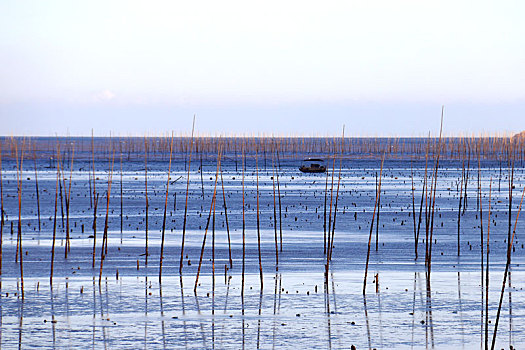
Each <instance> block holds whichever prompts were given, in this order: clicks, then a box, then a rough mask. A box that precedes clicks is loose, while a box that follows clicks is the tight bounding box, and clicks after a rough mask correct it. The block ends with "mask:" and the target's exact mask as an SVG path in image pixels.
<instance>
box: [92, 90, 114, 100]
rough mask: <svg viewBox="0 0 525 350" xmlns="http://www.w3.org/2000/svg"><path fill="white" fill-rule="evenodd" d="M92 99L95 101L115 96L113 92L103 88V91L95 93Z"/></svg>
mask: <svg viewBox="0 0 525 350" xmlns="http://www.w3.org/2000/svg"><path fill="white" fill-rule="evenodd" d="M93 97H94V100H95V101H97V102H103V101H111V100H113V99H115V97H117V95H115V93H114V92H113V91H111V90H109V89H105V90H103V91H100V92H99V93H97V94H95V96H93Z"/></svg>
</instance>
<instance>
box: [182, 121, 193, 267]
mask: <svg viewBox="0 0 525 350" xmlns="http://www.w3.org/2000/svg"><path fill="white" fill-rule="evenodd" d="M194 131H195V115H194V116H193V126H192V127H191V142H190V156H189V160H188V178H187V182H186V203H185V204H184V219H183V220H184V221H183V223H182V243H181V248H180V264H179V273H182V261H183V259H184V240H185V238H186V217H187V213H188V192H189V189H190V167H191V153H192V150H193V132H194Z"/></svg>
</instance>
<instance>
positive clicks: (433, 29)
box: [0, 0, 525, 136]
mask: <svg viewBox="0 0 525 350" xmlns="http://www.w3.org/2000/svg"><path fill="white" fill-rule="evenodd" d="M524 14H525V2H523V1H507V0H503V1H497V2H496V1H447V0H445V1H435V2H429V1H388V0H382V1H379V0H376V1H344V2H319V1H315V2H313V1H312V2H308V1H260V2H252V1H185V2H177V1H129V0H127V1H69V0H67V1H66V0H64V1H58V0H50V1H36V0H35V1H15V0H3V1H2V2H0V119H1V123H0V134H4V135H10V134H25V135H54V134H55V133H59V134H64V133H66V132H67V131H69V132H70V133H71V134H74V135H89V134H90V132H91V128H94V129H95V132H96V133H97V134H101V135H107V134H108V133H109V131H112V132H113V133H116V134H138V135H141V134H144V133H145V132H149V133H159V132H165V131H166V130H174V131H175V132H188V131H189V130H190V129H191V119H192V116H193V114H194V113H195V114H196V115H197V128H198V130H199V132H200V133H201V134H202V133H207V134H210V133H211V134H219V133H227V134H231V133H248V134H254V133H255V134H257V133H260V134H263V133H264V134H272V133H273V134H276V135H283V134H296V135H315V134H317V135H327V134H338V133H339V132H340V129H341V126H342V124H346V126H347V133H348V134H349V135H355V136H358V135H362V136H367V135H369V136H376V135H398V136H405V135H425V134H426V132H427V131H429V130H432V131H435V130H436V129H437V128H438V127H439V116H440V111H441V105H442V104H444V105H445V130H446V132H447V133H448V134H466V133H480V132H514V131H518V130H522V129H525V122H524V120H525V40H524V39H523V38H525V21H523V20H522V17H523V15H524Z"/></svg>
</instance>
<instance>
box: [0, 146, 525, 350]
mask: <svg viewBox="0 0 525 350" xmlns="http://www.w3.org/2000/svg"><path fill="white" fill-rule="evenodd" d="M176 159H178V160H177V161H175V162H174V164H172V171H171V175H170V176H171V181H175V182H173V183H171V184H170V186H169V196H168V204H167V208H168V209H167V213H166V217H167V220H166V233H165V247H164V261H163V270H162V275H163V277H162V283H161V284H160V283H159V256H160V242H161V228H162V222H163V214H164V201H165V194H166V181H167V168H168V164H167V161H148V200H149V209H148V239H147V244H148V252H149V256H148V257H147V259H148V261H147V266H146V255H145V251H146V248H145V245H146V233H145V227H146V226H145V225H146V224H145V203H146V199H145V184H144V178H145V174H144V163H143V162H131V161H124V162H123V165H122V194H123V195H122V204H123V206H122V227H121V207H120V201H121V191H120V188H121V171H120V159H119V157H118V156H117V157H116V158H115V164H114V173H113V182H112V187H111V197H110V201H109V211H108V253H107V256H106V259H105V261H104V265H103V267H102V275H100V257H101V244H102V235H103V231H104V221H105V217H106V201H107V197H106V193H107V192H106V191H107V190H108V182H107V180H108V170H109V167H110V165H109V163H108V162H107V161H99V162H96V164H95V168H96V175H95V177H96V178H97V179H96V181H95V182H96V190H97V192H98V193H99V202H98V208H97V215H98V217H97V239H96V253H95V268H93V267H92V259H93V255H92V254H93V241H94V239H93V238H92V237H91V238H90V236H92V235H93V229H92V223H93V206H92V205H91V204H92V203H91V204H90V183H89V181H90V180H89V179H90V175H89V172H88V170H89V162H88V161H75V163H74V168H73V169H74V171H73V173H72V187H71V200H70V203H71V204H70V213H69V222H70V229H71V232H70V235H71V249H70V251H69V255H68V257H67V259H66V258H65V225H66V222H67V219H66V218H65V217H64V219H62V210H64V216H67V215H66V208H65V203H64V207H63V208H62V205H61V203H60V199H61V198H60V195H59V196H58V200H59V202H58V207H57V223H56V224H57V232H56V240H55V258H54V269H53V274H54V278H53V283H52V287H51V285H50V270H51V247H52V242H53V239H52V238H53V224H54V210H55V206H54V203H55V202H54V200H55V186H56V169H55V168H52V167H51V168H49V167H48V166H49V162H48V161H38V162H37V168H38V185H39V196H40V215H41V226H40V230H39V229H38V219H37V203H36V189H35V188H36V187H35V185H36V183H35V176H34V175H35V174H34V169H33V165H32V162H31V161H28V162H25V163H24V171H23V174H22V179H23V185H22V213H21V217H22V248H23V252H24V255H23V268H24V298H23V299H22V298H21V292H22V291H21V279H20V268H19V266H20V265H19V263H16V262H15V252H16V244H17V224H18V222H17V220H18V198H17V186H16V171H15V170H14V168H15V166H14V165H15V163H14V161H6V160H4V162H3V167H2V172H3V186H4V187H3V191H4V198H3V199H4V210H5V212H6V214H7V221H6V222H5V224H4V227H3V249H2V252H3V262H2V263H3V266H2V285H1V299H0V301H1V304H0V306H1V313H0V315H1V327H0V329H1V341H0V344H1V345H2V347H5V348H11V347H16V346H20V347H22V348H33V347H35V348H37V347H38V348H41V347H48V348H53V347H56V348H64V347H70V348H87V347H91V348H102V347H105V348H138V347H144V348H173V347H184V348H233V349H238V348H242V347H244V348H247V349H251V348H256V347H260V348H274V347H278V348H297V347H298V346H299V347H308V348H349V347H350V345H352V344H353V345H355V346H356V347H357V348H358V349H361V348H369V347H370V348H385V349H388V348H431V347H434V346H435V347H439V348H466V349H470V348H477V347H480V346H481V345H480V344H482V327H483V322H482V312H484V310H483V311H482V307H481V306H482V291H483V289H482V287H481V275H480V271H481V270H480V269H481V260H480V228H479V226H480V220H479V213H478V202H477V198H476V196H477V173H478V169H477V167H476V168H471V169H470V178H469V182H468V187H467V191H468V197H467V207H466V210H465V212H464V214H463V215H462V216H461V231H460V232H461V240H460V249H461V254H460V257H458V256H457V218H458V204H459V195H458V192H459V191H458V190H457V187H458V186H459V181H460V177H461V168H460V167H461V164H458V162H457V161H456V162H454V161H444V162H443V163H442V164H441V167H440V170H439V172H438V183H437V184H438V186H437V193H436V213H435V217H434V233H433V237H434V239H435V242H434V244H433V248H432V254H433V255H432V273H431V277H430V289H428V288H427V276H426V274H425V270H426V269H425V262H424V259H425V242H424V241H423V240H424V238H425V223H424V209H423V222H422V224H421V233H420V237H419V245H418V253H419V258H418V259H417V260H415V259H414V258H415V252H414V250H415V248H414V226H413V218H412V190H411V188H412V187H411V167H412V168H413V171H414V188H415V193H414V197H415V198H414V202H415V204H416V218H417V217H418V214H419V204H420V203H419V201H420V200H421V189H422V181H423V176H424V166H425V163H424V161H413V162H410V161H402V160H392V161H388V160H387V161H386V162H385V167H384V169H383V179H382V188H381V206H380V213H379V224H380V229H379V231H378V238H377V242H378V249H377V251H376V249H375V242H376V230H375V228H374V230H373V236H372V249H371V254H370V265H369V270H368V278H367V292H366V296H365V297H364V296H363V293H362V289H363V277H364V271H365V261H366V255H367V247H368V246H367V244H368V239H369V233H370V221H371V218H372V213H373V209H374V201H375V181H376V173H379V166H380V162H379V161H374V160H345V161H344V162H343V168H342V169H343V170H342V177H341V183H340V189H339V197H338V200H337V217H336V229H335V240H334V251H333V257H332V262H331V268H330V273H329V274H328V278H327V279H326V278H325V275H324V270H325V266H324V264H325V262H326V257H325V255H324V253H323V248H324V239H323V236H324V229H323V223H324V203H325V187H326V179H327V178H326V174H318V175H311V174H302V173H299V172H298V171H297V164H296V163H297V162H296V161H293V160H289V159H288V160H283V161H282V162H281V164H280V165H281V166H280V169H279V170H278V174H279V191H280V194H281V204H282V205H281V207H282V208H281V209H282V215H281V222H282V251H279V263H278V267H279V270H278V271H276V254H275V245H276V243H275V236H276V232H275V229H274V222H276V223H277V237H278V238H279V237H280V232H279V209H278V207H277V208H276V214H277V217H276V218H277V219H276V220H274V206H273V205H274V197H273V182H272V176H274V175H273V168H272V166H271V165H272V164H271V161H270V160H269V161H268V162H267V165H266V168H265V167H264V165H263V164H264V163H263V162H262V161H259V208H260V235H261V255H262V256H261V261H262V268H263V275H264V283H263V288H261V283H260V279H259V255H258V245H257V216H256V207H257V203H256V173H255V162H254V160H253V159H249V160H248V161H247V171H246V174H245V175H246V177H245V189H246V192H245V210H246V214H245V219H246V232H245V234H246V248H245V249H246V252H245V256H246V260H245V292H244V299H243V298H242V297H241V285H242V247H243V245H242V192H241V185H242V183H241V178H242V173H241V168H240V164H235V162H234V161H233V160H232V159H231V158H230V159H225V160H223V162H222V167H221V169H222V172H223V174H222V176H223V179H224V193H225V195H226V196H225V197H226V206H227V215H228V225H229V230H230V245H231V256H232V262H233V267H232V268H229V269H228V270H227V271H226V273H225V266H228V265H229V249H228V235H227V230H226V222H225V213H224V206H223V203H224V202H223V201H224V200H223V192H222V186H221V181H220V176H219V180H218V183H217V202H216V212H215V230H214V232H213V230H212V225H213V220H212V219H211V220H210V221H211V222H210V227H209V230H208V233H207V239H206V245H205V251H204V259H203V262H202V268H201V271H200V277H199V283H200V285H199V286H198V288H197V294H194V284H195V281H196V274H197V268H198V264H199V256H200V252H201V247H202V242H203V236H204V233H205V227H206V224H207V220H208V215H209V213H210V204H211V202H212V196H213V191H214V183H215V172H216V163H215V161H214V160H213V159H211V160H210V159H206V160H205V161H204V162H203V172H202V176H201V173H200V171H199V170H198V168H199V166H200V163H199V162H198V161H196V160H195V161H194V163H192V168H191V169H192V170H191V175H190V187H189V188H190V192H189V199H188V218H187V227H186V241H185V251H184V259H183V263H184V267H183V269H182V275H179V259H180V249H181V237H182V223H183V213H184V204H185V193H186V176H187V173H186V172H185V163H184V161H183V159H184V157H183V156H182V155H178V157H176ZM236 166H237V171H236V170H235V169H236ZM458 167H459V168H458ZM523 174H524V172H523V168H516V169H515V173H514V184H515V186H516V188H515V190H514V192H513V212H512V222H513V223H514V220H515V218H516V213H517V209H518V206H519V201H520V199H521V191H522V189H523V186H524V184H525V181H524V178H523ZM64 175H65V176H66V181H65V182H62V186H64V187H67V186H68V181H67V178H69V164H68V163H66V164H65V166H64ZM329 175H330V176H331V173H329ZM337 175H338V171H337V170H336V171H335V180H334V193H333V198H332V201H333V203H334V204H335V196H336V189H337ZM507 175H508V170H507V169H503V170H502V172H501V173H500V169H499V163H496V162H489V161H484V162H483V163H482V168H481V169H480V176H481V186H482V193H483V195H482V206H483V210H484V213H483V215H484V216H483V218H484V223H483V224H484V230H485V231H484V232H485V235H486V229H487V222H488V215H487V214H488V212H487V209H488V193H489V182H490V178H491V177H492V179H493V182H492V197H491V206H492V208H491V210H492V213H491V219H492V220H493V221H492V223H491V229H490V237H491V241H490V283H489V286H490V289H489V300H490V303H489V318H490V320H491V322H492V323H491V324H490V325H489V336H490V337H491V336H492V331H493V324H494V322H495V317H496V311H497V306H498V301H499V294H500V291H501V282H502V278H503V272H504V266H505V261H506V247H507V243H506V238H507V230H508V184H507V179H506V178H505V177H506V176H507ZM276 185H277V184H276ZM91 186H92V184H91ZM330 187H331V178H329V180H328V195H327V202H328V205H329V203H330ZM276 191H277V189H276ZM203 193H204V196H203ZM65 196H66V193H65V192H64V193H63V194H62V197H63V198H62V200H64V197H65ZM276 204H277V205H278V200H277V199H276ZM332 210H333V211H335V209H332ZM327 215H329V209H328V210H327ZM63 223H64V224H63ZM11 224H13V233H12V234H11ZM82 226H83V228H84V232H82ZM524 228H525V222H524V221H523V219H519V221H518V225H517V230H516V231H517V233H516V237H515V241H514V248H515V250H514V252H513V254H512V265H511V274H510V275H509V276H510V278H509V279H508V286H507V288H506V290H505V294H504V295H505V298H504V300H503V307H502V311H501V319H500V324H499V328H498V334H497V344H496V345H497V347H498V348H502V347H503V348H509V346H510V345H513V346H514V347H517V348H521V347H523V346H524V345H525V329H524V327H525V326H524V325H525V322H524V320H523V319H524V317H525V308H524V302H525V294H524V291H523V287H524V285H523V283H524V281H525V278H524V277H525V274H524V270H523V265H522V264H524V263H525V262H524V256H525V254H524V249H523V245H522V244H523V243H522V241H521V232H523V230H524ZM485 238H486V236H485ZM214 240H215V244H214V246H215V279H213V270H212V261H211V257H212V244H213V241H214ZM280 244H281V243H280V242H278V243H277V245H278V248H280ZM279 250H280V249H279ZM484 259H485V258H484ZM137 265H138V269H137ZM117 274H118V277H117ZM375 276H378V280H379V283H378V287H377V289H376V283H375V278H374V277H375ZM99 278H100V279H99ZM99 281H100V282H99ZM213 281H215V283H213ZM483 317H484V316H483ZM53 321H55V322H53Z"/></svg>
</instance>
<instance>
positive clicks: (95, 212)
mask: <svg viewBox="0 0 525 350" xmlns="http://www.w3.org/2000/svg"><path fill="white" fill-rule="evenodd" d="M91 161H92V168H93V255H92V257H93V261H92V264H91V267H92V268H93V269H94V268H95V253H96V249H97V207H98V193H97V188H96V180H97V178H96V175H95V141H94V136H93V129H91Z"/></svg>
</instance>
